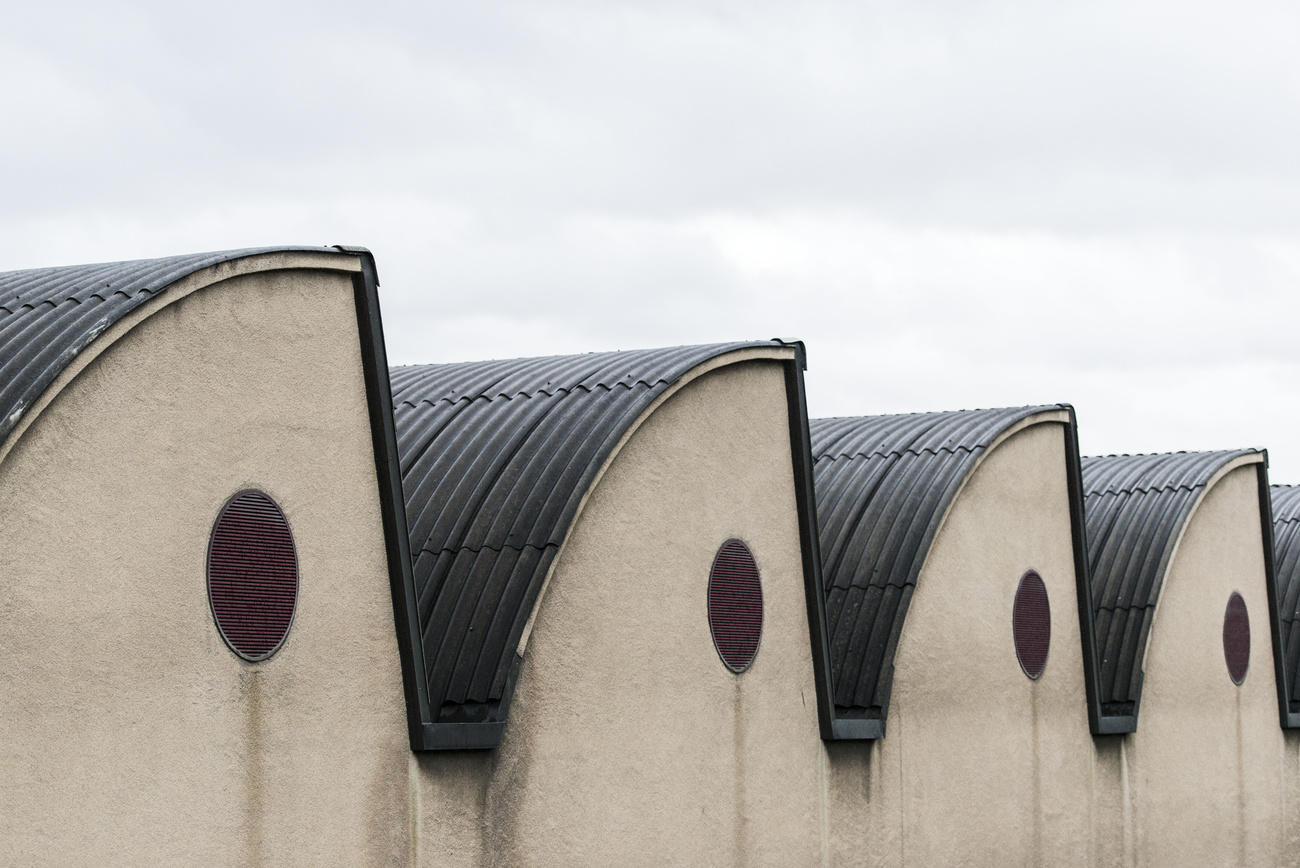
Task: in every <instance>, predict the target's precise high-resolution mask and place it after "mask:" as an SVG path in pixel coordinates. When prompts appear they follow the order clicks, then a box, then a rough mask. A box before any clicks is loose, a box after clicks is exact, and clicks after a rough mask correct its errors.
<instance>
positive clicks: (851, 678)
mask: <svg viewBox="0 0 1300 868" xmlns="http://www.w3.org/2000/svg"><path fill="white" fill-rule="evenodd" d="M1068 409H1069V408H1068V407H1067V406H1066V405H1062V404H1054V405H1048V406H1038V407H1014V408H1002V409H993V410H971V411H958V412H947V413H911V414H902V415H892V416H864V417H855V418H838V419H814V420H812V422H811V423H810V428H811V434H812V451H813V459H814V461H815V465H814V478H815V482H816V497H817V518H818V523H819V538H820V542H821V552H822V564H823V581H824V583H825V589H826V616H827V630H828V633H829V641H830V665H831V672H832V676H833V682H834V691H835V704H836V706H837V707H839V708H840V709H842V710H846V709H853V710H857V711H861V712H863V713H865V714H866V715H867V716H868V717H878V718H881V719H883V718H884V717H885V715H886V713H887V711H888V704H889V694H890V690H891V687H892V683H893V670H894V652H895V649H896V648H897V646H898V638H899V636H900V635H901V631H902V627H903V621H904V619H905V618H906V617H907V609H908V605H909V603H910V601H911V597H912V593H913V589H914V587H915V585H916V579H917V576H918V575H919V574H920V572H921V567H922V565H923V564H924V562H925V558H926V555H927V554H928V553H929V550H930V546H931V545H932V544H933V542H934V535H935V533H936V532H937V530H938V527H939V524H940V522H941V521H942V520H943V516H944V514H945V513H946V512H947V509H948V507H949V505H950V504H951V503H952V500H953V498H954V497H955V496H956V494H957V491H958V490H959V489H960V488H961V485H962V482H963V481H964V480H965V479H966V477H967V476H968V475H969V474H970V472H971V471H972V470H973V469H974V468H975V465H976V464H977V463H978V461H979V458H980V456H981V455H982V454H983V453H984V451H985V450H987V449H988V447H989V446H990V445H991V444H992V443H993V442H994V441H996V440H997V439H998V437H999V436H1000V435H1001V434H1002V433H1003V432H1005V431H1007V430H1008V429H1010V428H1012V427H1013V426H1015V425H1016V424H1017V423H1019V422H1021V421H1023V420H1025V419H1027V418H1029V417H1031V416H1036V415H1039V414H1041V413H1045V412H1051V411H1061V410H1067V411H1068Z"/></svg>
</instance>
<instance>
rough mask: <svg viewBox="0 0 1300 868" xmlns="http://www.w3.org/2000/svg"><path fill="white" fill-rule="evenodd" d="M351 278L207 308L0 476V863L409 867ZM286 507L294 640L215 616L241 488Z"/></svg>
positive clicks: (168, 333)
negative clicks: (348, 857) (249, 633)
mask: <svg viewBox="0 0 1300 868" xmlns="http://www.w3.org/2000/svg"><path fill="white" fill-rule="evenodd" d="M355 318H356V313H355V307H354V302H353V291H352V284H351V276H350V275H349V274H346V273H339V272H327V271H293V272H270V273H260V274H253V275H248V276H242V277H237V278H233V279H231V280H228V281H226V282H223V283H219V284H216V285H214V286H210V287H207V288H204V289H200V290H198V291H197V292H195V293H194V294H193V295H190V296H188V297H186V298H183V299H182V300H180V301H177V302H175V303H174V304H172V305H170V306H168V307H166V308H164V309H163V310H161V311H159V312H158V313H156V314H154V315H153V316H151V317H150V318H148V319H146V320H145V321H144V322H143V323H141V324H140V325H138V326H137V327H136V328H134V329H133V330H132V331H130V332H129V333H128V334H126V335H125V336H124V337H123V338H122V339H121V340H120V341H118V342H117V343H116V344H114V345H113V346H111V347H110V348H109V349H108V350H107V351H106V352H105V353H104V354H103V355H102V356H100V357H99V358H97V359H95V360H94V361H93V362H91V364H90V365H89V366H88V367H86V368H85V370H83V371H81V373H80V374H79V375H78V376H76V378H75V379H73V380H72V381H71V383H70V384H69V385H68V387H67V389H66V390H65V391H64V392H62V393H61V394H60V395H59V396H58V397H57V398H56V399H55V400H54V401H53V402H52V403H51V404H50V405H49V406H48V408H46V409H45V410H44V412H43V413H41V414H40V416H39V417H37V418H36V419H35V421H34V423H33V424H32V426H31V427H30V428H29V429H28V430H27V431H26V433H25V434H24V435H23V436H22V438H21V440H19V441H18V443H17V444H16V446H15V448H14V449H13V451H12V452H11V453H10V454H9V455H8V457H7V458H6V459H5V460H4V462H3V463H0V575H3V576H4V583H5V591H6V592H5V595H4V597H5V602H4V603H3V606H2V608H0V663H2V664H3V665H0V697H3V701H2V702H3V704H2V705H0V768H3V769H4V770H5V775H6V781H5V784H4V786H3V787H0V793H3V799H4V803H3V805H2V806H0V861H2V862H6V863H21V864H42V863H43V864H58V865H75V864H95V865H102V864H138V863H139V861H140V859H141V858H142V854H148V857H147V858H148V860H149V861H152V862H156V863H170V864H241V863H243V864H252V863H275V864H320V863H321V862H322V861H324V862H330V861H336V860H337V859H338V857H339V854H340V853H349V854H353V856H354V858H355V859H356V860H359V861H361V862H371V863H375V864H391V863H393V862H401V861H402V860H403V859H405V858H406V855H405V854H406V852H407V850H408V840H407V838H408V835H407V828H408V823H407V808H408V799H407V788H406V776H407V770H406V767H407V743H406V726H405V720H404V716H403V699H402V685H401V670H400V666H399V664H398V658H397V647H396V641H395V638H394V631H393V614H392V602H391V596H390V593H389V585H388V576H387V571H386V568H385V558H384V543H383V533H382V527H381V524H380V516H379V499H378V497H379V495H378V490H377V485H376V481H375V468H374V459H373V453H372V447H371V440H370V428H369V421H368V415H367V410H366V400H365V394H364V385H363V382H362V374H361V359H360V350H359V345H358V334H357V327H356V322H355ZM245 486H257V487H259V488H262V489H264V490H266V491H267V492H268V493H269V494H270V495H271V496H272V497H274V498H275V499H276V500H277V502H278V503H279V504H280V506H281V507H282V508H283V509H284V511H285V513H286V515H287V516H288V518H289V521H290V523H291V526H292V528H293V532H294V535H295V538H296V541H297V546H298V554H299V563H300V570H301V582H300V597H299V602H298V613H297V617H296V620H295V622H294V626H293V629H292V631H291V632H290V634H289V637H288V640H287V641H286V643H285V645H284V647H283V648H282V649H281V650H280V652H279V653H278V654H277V655H276V656H275V657H273V658H272V659H270V660H268V661H266V662H264V663H260V664H255V665H250V664H247V663H244V662H242V661H241V660H239V659H238V658H237V657H235V655H233V654H232V653H230V651H229V650H228V649H227V648H226V647H225V645H224V643H223V642H222V640H221V638H220V636H219V635H218V633H217V631H216V629H215V627H214V625H213V622H212V616H211V613H210V612H209V609H208V604H207V597H206V587H205V578H204V563H205V560H204V559H205V553H206V548H207V542H208V534H209V532H210V529H211V525H212V522H213V521H214V519H215V518H216V515H217V511H218V510H219V509H220V507H221V505H222V504H223V503H224V502H225V500H226V498H227V497H229V496H230V495H231V494H232V493H233V492H235V491H236V490H238V489H240V488H242V487H245Z"/></svg>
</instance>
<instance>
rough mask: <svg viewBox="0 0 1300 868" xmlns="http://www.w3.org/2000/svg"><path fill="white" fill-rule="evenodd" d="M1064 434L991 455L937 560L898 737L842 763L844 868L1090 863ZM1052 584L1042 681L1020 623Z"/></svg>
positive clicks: (838, 781) (834, 828)
mask: <svg viewBox="0 0 1300 868" xmlns="http://www.w3.org/2000/svg"><path fill="white" fill-rule="evenodd" d="M1064 450H1065V445H1064V433H1063V426H1062V425H1060V424H1057V423H1043V424H1037V425H1033V426H1031V427H1028V428H1026V429H1024V430H1022V431H1019V432H1017V433H1015V434H1013V435H1011V436H1010V437H1009V438H1008V439H1006V440H1005V441H1003V442H1002V444H1001V445H998V446H996V447H995V448H994V449H993V450H992V451H990V452H989V453H988V455H987V456H986V457H985V459H984V460H983V461H982V462H981V463H980V464H979V465H978V466H977V467H976V469H975V471H974V473H973V474H972V475H971V477H970V479H969V481H968V482H967V484H966V486H965V488H964V489H963V490H962V491H961V492H960V493H959V494H958V496H957V499H956V500H955V501H954V503H953V505H952V507H951V510H950V512H949V514H948V517H947V520H946V522H945V524H944V525H943V527H942V528H941V530H940V532H939V535H938V537H937V538H936V540H935V542H934V545H933V547H932V548H931V551H930V554H929V557H928V558H927V560H926V562H925V566H924V567H923V569H922V571H921V574H920V577H919V578H918V581H917V587H916V591H915V594H914V596H913V599H912V604H911V607H910V609H909V610H908V615H907V620H906V622H905V623H904V626H903V632H902V636H901V638H900V641H899V644H898V652H897V655H896V657H895V661H894V663H895V672H894V684H893V697H892V701H891V703H890V708H889V720H888V730H887V733H886V737H885V739H883V740H882V741H878V742H874V743H871V744H838V745H831V746H830V747H829V750H828V757H829V766H830V784H831V788H830V793H831V798H830V834H831V837H832V854H833V858H832V860H831V861H832V863H833V864H836V865H850V864H853V865H857V864H876V865H898V864H903V863H906V864H912V865H960V864H993V863H996V864H1002V865H1045V864H1089V863H1090V862H1091V861H1092V860H1091V853H1090V850H1089V841H1090V833H1091V820H1090V816H1089V805H1090V797H1091V793H1090V786H1091V784H1090V781H1091V770H1092V740H1091V736H1090V735H1089V731H1088V718H1087V709H1086V705H1085V693H1084V682H1083V664H1082V653H1081V645H1080V639H1079V616H1078V607H1077V597H1076V593H1077V592H1076V586H1075V575H1074V557H1073V551H1072V548H1071V536H1070V516H1069V502H1068V498H1067V492H1066V476H1065V466H1066V465H1065V451H1064ZM1029 569H1034V570H1037V571H1038V573H1039V574H1040V575H1041V576H1042V577H1043V582H1044V584H1045V585H1046V586H1047V592H1048V598H1049V603H1050V607H1051V626H1052V634H1051V645H1050V650H1049V655H1048V660H1047V667H1046V669H1045V671H1044V672H1043V674H1042V676H1041V677H1040V678H1039V679H1038V680H1037V681H1031V680H1030V679H1029V678H1028V677H1026V676H1025V674H1024V672H1023V671H1022V670H1021V668H1020V664H1019V662H1018V661H1017V659H1016V651H1015V644H1014V642H1013V639H1012V630H1011V613H1012V603H1013V601H1014V598H1015V593H1016V588H1017V586H1018V584H1019V582H1020V578H1021V576H1022V575H1023V574H1024V573H1025V571H1027V570H1029Z"/></svg>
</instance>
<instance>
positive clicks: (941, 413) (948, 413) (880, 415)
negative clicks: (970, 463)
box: [812, 403, 1069, 422]
mask: <svg viewBox="0 0 1300 868" xmlns="http://www.w3.org/2000/svg"><path fill="white" fill-rule="evenodd" d="M1068 406H1069V405H1068V404H1062V403H1057V404H1012V405H1010V406H1002V407H961V408H957V409H951V410H898V411H895V412H892V413H865V414H860V415H855V416H817V417H815V418H814V419H813V420H812V421H814V422H838V421H842V420H849V419H888V418H896V417H899V416H957V415H962V414H968V413H1001V412H1010V411H1012V410H1040V411H1043V412H1046V411H1048V410H1064V409H1065V408H1066V407H1068Z"/></svg>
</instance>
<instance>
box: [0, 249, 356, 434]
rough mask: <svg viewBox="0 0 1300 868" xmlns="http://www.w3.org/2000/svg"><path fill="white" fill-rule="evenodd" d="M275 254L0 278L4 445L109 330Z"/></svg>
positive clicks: (194, 257)
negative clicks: (163, 297)
mask: <svg viewBox="0 0 1300 868" xmlns="http://www.w3.org/2000/svg"><path fill="white" fill-rule="evenodd" d="M295 250H311V251H323V252H327V253H338V251H337V250H335V249H332V248H316V247H276V248H261V249H247V250H226V251H220V252H216V253H195V254H190V255H187V256H170V257H166V258H163V259H137V260H132V261H128V262H106V263H99V264H95V265H73V266H67V267H63V268H36V269H31V270H28V271H10V272H4V273H0V442H3V441H4V440H5V438H7V437H8V436H9V433H10V432H11V431H12V430H13V429H14V426H15V425H17V424H18V422H19V420H20V419H22V416H23V413H25V412H26V411H27V408H29V407H31V406H32V404H33V403H35V402H36V400H37V399H38V398H39V397H40V395H41V393H42V392H44V391H45V389H46V388H48V387H49V385H50V384H51V383H52V382H53V381H54V379H55V378H56V377H57V376H58V375H59V373H60V372H62V371H63V369H64V368H66V367H67V366H68V364H69V363H70V362H71V361H72V359H73V358H75V357H76V355H77V354H78V353H80V352H81V351H82V350H84V349H85V348H86V347H87V346H88V345H89V344H90V343H91V341H93V340H94V339H95V338H97V337H99V335H101V334H103V332H104V330H105V329H107V328H109V327H110V326H112V325H113V324H114V323H115V322H117V321H118V320H120V319H122V318H123V317H124V316H126V315H127V314H129V313H131V311H133V310H135V309H136V308H138V307H140V305H142V304H144V303H145V302H147V301H148V300H149V299H150V298H152V297H154V296H155V295H157V294H158V293H160V292H162V291H163V290H165V289H166V288H167V287H168V286H169V285H171V284H173V283H175V282H176V281H178V280H180V279H181V278H183V277H185V276H187V275H189V274H192V273H194V272H195V271H198V270H200V269H203V268H207V267H209V266H212V265H216V264H217V263H220V262H227V261H230V260H233V259H241V258H243V257H246V256H253V255H256V254H259V253H278V252H286V251H295Z"/></svg>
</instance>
